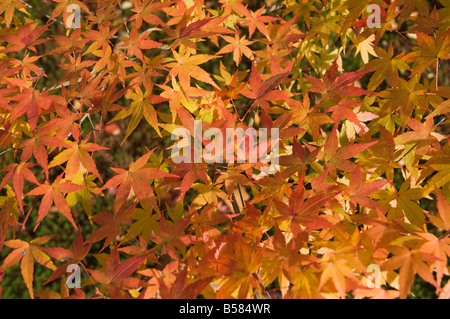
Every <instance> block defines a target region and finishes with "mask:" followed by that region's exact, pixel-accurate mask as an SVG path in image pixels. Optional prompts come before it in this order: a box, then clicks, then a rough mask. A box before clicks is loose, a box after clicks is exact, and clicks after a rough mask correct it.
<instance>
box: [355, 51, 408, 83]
mask: <svg viewBox="0 0 450 319" xmlns="http://www.w3.org/2000/svg"><path fill="white" fill-rule="evenodd" d="M374 51H375V54H376V55H375V56H377V57H379V59H374V60H372V61H370V62H368V63H366V64H365V65H364V66H363V69H373V70H375V72H374V73H373V74H372V76H371V77H370V81H369V84H368V85H367V89H368V90H369V91H373V90H375V89H376V88H377V87H378V86H379V85H380V83H381V82H382V81H383V80H384V79H385V78H387V79H388V81H389V84H390V85H391V86H393V87H395V85H396V84H397V82H398V81H397V78H398V70H399V69H401V70H409V66H408V64H407V63H406V62H404V61H402V60H401V58H402V56H403V54H400V55H398V56H396V57H395V58H394V49H393V47H392V44H390V45H389V48H388V50H387V52H386V51H384V50H383V49H382V48H380V47H375V48H374Z"/></svg>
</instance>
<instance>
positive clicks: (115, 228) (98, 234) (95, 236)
mask: <svg viewBox="0 0 450 319" xmlns="http://www.w3.org/2000/svg"><path fill="white" fill-rule="evenodd" d="M135 208H136V203H134V204H133V205H131V206H130V207H129V208H127V209H125V207H123V206H122V207H121V208H120V210H119V211H117V213H114V214H111V213H109V212H101V213H98V214H95V215H94V216H93V217H92V220H93V221H94V222H95V223H96V224H98V225H100V226H101V227H99V228H98V229H96V230H95V231H94V232H93V233H92V234H91V236H89V238H88V239H87V242H89V243H94V242H97V241H100V240H102V239H105V241H104V243H103V246H102V248H101V250H104V249H105V248H106V247H107V246H108V245H109V244H111V243H112V241H113V240H114V238H116V237H117V235H119V234H120V232H121V231H122V227H123V224H124V223H126V222H128V220H129V219H130V218H131V215H132V214H133V211H134V209H135Z"/></svg>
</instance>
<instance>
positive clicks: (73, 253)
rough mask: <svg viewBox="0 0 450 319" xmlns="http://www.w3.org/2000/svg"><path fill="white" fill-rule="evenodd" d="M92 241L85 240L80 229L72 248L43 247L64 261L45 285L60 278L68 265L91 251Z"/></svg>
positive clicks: (55, 257)
mask: <svg viewBox="0 0 450 319" xmlns="http://www.w3.org/2000/svg"><path fill="white" fill-rule="evenodd" d="M91 246H92V243H87V244H86V243H85V242H83V234H82V233H81V231H78V233H77V235H76V237H75V240H74V241H73V243H72V250H70V249H67V248H61V247H43V248H42V250H43V251H45V252H46V253H47V254H49V255H50V256H51V257H53V258H54V259H56V260H59V261H61V262H63V264H61V265H60V266H59V267H58V268H56V269H55V271H54V272H53V273H52V274H51V276H50V277H49V278H48V279H47V281H45V282H44V285H46V284H48V283H49V282H51V281H53V280H55V279H58V278H59V277H61V276H63V275H65V274H66V273H67V267H68V266H69V265H72V264H78V263H80V262H81V261H82V260H83V259H84V258H85V257H86V256H87V254H88V253H89V250H90V249H91Z"/></svg>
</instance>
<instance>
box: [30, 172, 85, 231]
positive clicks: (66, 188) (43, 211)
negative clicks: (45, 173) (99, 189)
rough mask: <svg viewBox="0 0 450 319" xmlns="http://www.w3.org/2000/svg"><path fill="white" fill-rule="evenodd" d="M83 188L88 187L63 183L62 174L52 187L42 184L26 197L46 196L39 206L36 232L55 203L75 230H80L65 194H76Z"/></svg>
mask: <svg viewBox="0 0 450 319" xmlns="http://www.w3.org/2000/svg"><path fill="white" fill-rule="evenodd" d="M82 188H86V186H82V185H77V184H73V183H69V182H63V181H62V174H61V175H59V176H58V177H57V178H56V179H55V180H54V181H53V183H52V184H51V185H48V184H41V185H39V186H38V187H36V188H34V189H32V190H31V191H29V192H28V193H27V194H26V195H25V196H31V195H34V196H35V195H44V197H43V198H42V200H41V204H40V206H39V211H38V218H37V220H36V225H35V226H34V230H36V229H37V227H38V226H39V224H40V223H41V221H42V220H43V219H44V217H45V216H46V215H47V214H48V211H49V209H50V207H51V205H52V204H53V203H55V205H56V208H58V211H59V212H60V213H61V214H63V216H64V217H66V218H67V219H68V220H69V221H70V223H71V224H72V225H73V227H74V228H75V229H78V228H77V225H76V224H75V221H74V220H73V217H72V214H71V212H70V207H69V204H67V201H66V199H65V198H64V195H63V194H67V193H71V192H76V191H77V190H79V189H82Z"/></svg>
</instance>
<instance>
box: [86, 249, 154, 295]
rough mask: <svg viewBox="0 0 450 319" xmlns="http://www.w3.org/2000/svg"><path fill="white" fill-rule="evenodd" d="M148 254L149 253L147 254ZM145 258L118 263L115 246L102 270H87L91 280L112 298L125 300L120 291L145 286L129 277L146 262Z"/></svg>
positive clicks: (144, 256) (136, 257)
mask: <svg viewBox="0 0 450 319" xmlns="http://www.w3.org/2000/svg"><path fill="white" fill-rule="evenodd" d="M149 254H150V253H149ZM146 258H147V256H146V255H142V256H134V257H131V258H128V259H127V260H125V261H124V262H122V263H121V262H120V258H119V251H118V250H117V246H115V247H114V249H113V250H112V251H111V254H110V255H109V256H108V259H107V260H106V262H105V267H104V269H103V270H97V269H96V270H89V273H90V274H91V276H92V278H94V279H95V280H96V281H97V282H99V283H100V284H102V287H103V288H104V289H105V290H107V291H108V292H109V294H110V295H111V296H112V297H113V298H126V297H125V296H124V295H122V293H121V291H120V290H122V289H126V290H130V289H137V288H139V287H142V286H144V285H145V283H143V282H141V280H139V279H138V278H133V277H130V275H132V274H133V273H134V272H135V271H136V270H137V269H138V268H139V267H140V266H141V264H142V263H143V262H144V261H145V260H146Z"/></svg>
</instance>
